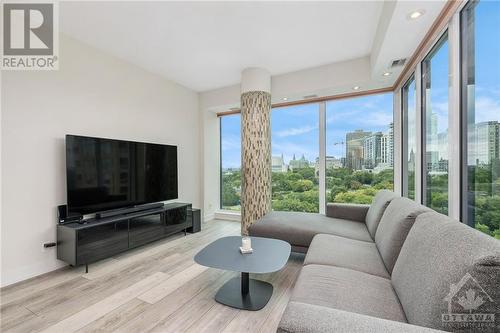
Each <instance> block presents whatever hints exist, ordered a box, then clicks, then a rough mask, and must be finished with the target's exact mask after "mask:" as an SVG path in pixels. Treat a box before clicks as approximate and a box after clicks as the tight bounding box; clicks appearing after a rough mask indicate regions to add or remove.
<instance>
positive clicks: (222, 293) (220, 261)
mask: <svg viewBox="0 0 500 333" xmlns="http://www.w3.org/2000/svg"><path fill="white" fill-rule="evenodd" d="M250 238H251V239H252V248H253V253H250V254H242V253H241V252H240V249H239V247H240V246H241V237H240V236H229V237H223V238H219V239H218V240H216V241H214V242H213V243H210V244H208V245H207V246H206V247H205V248H203V249H202V250H201V251H200V252H198V253H197V254H196V256H195V257H194V261H195V262H197V263H198V264H200V265H203V266H207V267H212V268H219V269H224V270H229V271H234V272H241V279H240V278H232V279H231V280H229V281H228V282H226V284H224V285H223V286H222V287H221V288H220V289H219V291H218V292H217V294H216V295H215V300H216V301H217V302H219V303H221V304H225V305H228V306H231V307H233V308H238V309H243V310H252V311H255V310H260V309H262V308H263V307H264V306H265V305H266V304H267V302H268V301H269V299H270V298H271V296H272V294H273V285H272V284H270V283H268V282H265V281H260V280H254V279H250V278H249V273H271V272H275V271H278V270H280V269H281V268H283V266H285V264H286V262H287V261H288V257H289V256H290V251H291V247H290V244H288V243H287V242H284V241H282V240H277V239H270V238H262V237H250Z"/></svg>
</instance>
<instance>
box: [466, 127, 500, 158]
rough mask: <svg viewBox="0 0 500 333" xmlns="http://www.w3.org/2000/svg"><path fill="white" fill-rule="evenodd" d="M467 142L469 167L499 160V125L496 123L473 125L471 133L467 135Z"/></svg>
mask: <svg viewBox="0 0 500 333" xmlns="http://www.w3.org/2000/svg"><path fill="white" fill-rule="evenodd" d="M471 134H472V135H471ZM471 136H472V138H471ZM471 139H472V140H471ZM469 140H470V142H471V148H470V149H469V152H470V153H469V156H468V162H469V164H470V165H474V164H490V163H492V162H493V161H494V160H495V159H500V123H499V122H498V121H485V122H481V123H477V124H475V126H474V127H473V128H472V133H470V134H469Z"/></svg>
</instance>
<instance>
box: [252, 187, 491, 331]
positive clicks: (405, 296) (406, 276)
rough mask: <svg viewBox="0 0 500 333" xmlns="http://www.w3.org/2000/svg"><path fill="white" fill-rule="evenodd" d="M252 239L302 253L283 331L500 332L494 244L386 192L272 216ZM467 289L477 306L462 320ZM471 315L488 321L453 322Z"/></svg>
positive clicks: (262, 222)
mask: <svg viewBox="0 0 500 333" xmlns="http://www.w3.org/2000/svg"><path fill="white" fill-rule="evenodd" d="M249 231H250V234H251V235H253V236H261V237H271V238H278V239H282V240H286V241H288V242H289V243H290V244H292V246H293V249H294V250H295V251H301V252H307V254H306V257H305V260H304V266H303V268H302V270H301V272H300V274H299V277H298V279H297V281H296V283H295V286H294V290H293V293H292V296H291V298H290V301H289V304H288V306H287V308H286V310H285V313H284V314H283V317H282V319H281V322H280V325H279V328H278V331H279V332H297V333H299V332H304V333H305V332H431V331H433V330H434V329H437V330H448V331H450V330H451V331H454V330H460V329H462V330H464V327H465V328H466V329H470V330H471V331H476V330H475V329H474V327H475V326H474V325H483V326H481V327H482V329H483V330H484V329H485V330H484V331H485V332H487V331H491V332H494V331H497V330H498V327H500V326H498V325H499V324H500V310H499V309H500V290H499V289H500V288H499V286H500V241H498V240H496V239H494V238H492V237H490V236H487V235H485V234H482V233H481V232H479V231H476V230H474V229H473V228H471V227H469V226H466V225H464V224H462V223H460V222H458V221H456V220H453V219H450V218H448V217H447V216H444V215H442V214H438V213H436V212H434V211H432V210H431V209H429V208H427V207H424V206H422V205H419V204H417V203H415V202H414V201H412V200H409V199H406V198H401V197H399V196H397V195H395V194H394V193H392V192H389V191H381V192H379V193H378V194H377V196H376V197H375V199H374V201H373V203H372V205H370V206H366V205H346V204H329V206H328V208H327V214H326V216H324V215H320V214H308V213H298V214H296V213H287V212H272V213H270V214H268V215H267V216H265V217H264V218H263V219H261V220H259V221H258V222H256V223H255V224H254V225H252V226H251V227H250V229H249ZM469 290H472V291H474V293H475V294H474V297H473V298H472V301H473V300H475V299H477V297H481V298H480V300H481V301H477V303H474V304H473V305H474V306H477V305H478V304H479V303H481V302H482V303H481V304H480V305H479V306H477V307H476V308H475V309H471V307H473V306H470V302H469V306H468V305H467V304H466V305H465V306H466V308H467V306H468V308H467V309H468V310H467V311H466V310H464V307H463V306H462V305H460V303H462V304H464V303H463V300H464V299H462V298H461V297H465V300H466V301H467V300H469V301H471V297H470V291H469ZM467 292H469V295H467ZM472 313H481V314H493V315H494V321H493V323H491V322H481V323H479V322H477V321H475V322H472V323H469V322H468V321H470V320H473V318H472V319H471V317H463V316H462V317H459V316H457V315H461V314H465V315H467V314H469V315H470V314H472ZM450 318H451V319H450ZM457 318H458V319H457ZM460 318H461V319H460ZM464 318H465V319H464ZM485 318H486V317H485ZM488 318H490V319H491V317H488ZM464 320H465V322H464ZM464 323H465V324H470V326H464Z"/></svg>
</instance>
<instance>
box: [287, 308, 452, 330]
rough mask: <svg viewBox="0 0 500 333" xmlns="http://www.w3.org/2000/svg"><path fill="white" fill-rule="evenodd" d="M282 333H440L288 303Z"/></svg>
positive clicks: (390, 321) (349, 313) (339, 311)
mask: <svg viewBox="0 0 500 333" xmlns="http://www.w3.org/2000/svg"><path fill="white" fill-rule="evenodd" d="M277 332H278V333H290V332H293V333H334V332H339V333H345V332H349V333H373V332H384V333H401V332H405V333H437V332H443V331H436V330H433V329H431V328H425V327H422V326H416V325H410V324H406V323H401V322H398V321H392V320H386V319H380V318H375V317H371V316H365V315H361V314H358V313H353V312H347V311H342V310H337V309H332V308H327V307H324V306H318V305H312V304H305V303H300V302H290V303H288V305H287V307H286V309H285V312H284V313H283V316H282V317H281V321H280V323H279V326H278V330H277Z"/></svg>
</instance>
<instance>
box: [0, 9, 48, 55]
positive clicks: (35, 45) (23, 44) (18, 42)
mask: <svg viewBox="0 0 500 333" xmlns="http://www.w3.org/2000/svg"><path fill="white" fill-rule="evenodd" d="M53 6H54V5H53V4H52V3H7V4H4V8H3V22H4V23H3V24H4V26H3V43H4V45H3V54H4V55H5V56H21V55H33V56H47V55H53V54H54V10H53Z"/></svg>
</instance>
